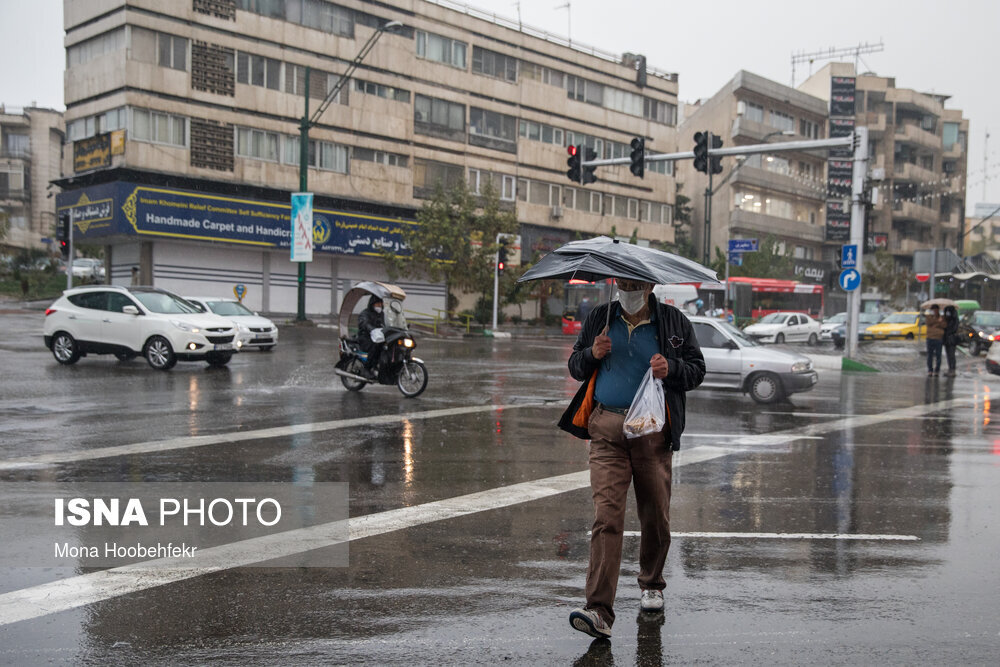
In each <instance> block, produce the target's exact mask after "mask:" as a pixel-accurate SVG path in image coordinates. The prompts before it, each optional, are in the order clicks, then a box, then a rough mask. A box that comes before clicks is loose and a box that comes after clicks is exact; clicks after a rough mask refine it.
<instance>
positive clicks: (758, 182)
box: [733, 166, 826, 201]
mask: <svg viewBox="0 0 1000 667" xmlns="http://www.w3.org/2000/svg"><path fill="white" fill-rule="evenodd" d="M733 182H734V183H737V184H741V185H752V186H754V187H758V188H761V189H763V190H767V191H769V192H774V193H782V194H790V195H793V196H795V197H802V198H805V199H813V200H816V201H824V200H825V199H826V184H825V183H821V182H815V183H814V184H810V182H809V181H806V180H803V179H797V178H794V177H792V176H788V175H786V174H778V173H775V172H773V171H768V170H767V169H761V168H760V167H747V166H743V167H740V168H739V169H738V170H737V171H736V175H735V176H733Z"/></svg>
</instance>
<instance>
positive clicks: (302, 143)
mask: <svg viewBox="0 0 1000 667" xmlns="http://www.w3.org/2000/svg"><path fill="white" fill-rule="evenodd" d="M402 27H403V24H402V23H400V22H399V21H389V22H388V23H386V24H384V25H383V26H382V27H380V28H378V29H377V30H376V31H375V32H374V33H372V36H371V37H369V38H368V41H367V42H365V44H364V46H362V47H361V50H360V51H358V55H356V56H355V57H354V60H353V61H351V65H350V67H348V68H347V70H346V71H345V72H344V73H343V74H341V75H340V79H339V80H338V81H337V85H335V86H334V87H333V88H332V89H330V92H329V93H327V95H326V97H325V98H324V99H323V101H322V102H320V104H319V106H318V107H316V112H315V113H313V115H312V116H310V115H309V75H310V68H309V67H306V77H305V78H306V85H305V90H304V91H303V92H304V93H305V106H304V110H303V112H302V122H301V123H300V124H299V192H306V191H307V190H308V189H309V128H311V127H314V126H315V125H316V124H317V123H318V122H319V119H320V117H321V116H322V115H323V112H324V111H326V109H327V107H329V106H330V104H332V103H333V100H334V98H336V97H337V93H339V92H340V90H341V89H342V88H343V87H344V85H345V84H346V83H347V82H348V81H350V80H351V75H352V74H354V70H356V69H357V68H358V65H360V64H361V62H362V61H363V60H364V59H365V57H366V56H367V55H368V53H369V52H370V51H371V50H372V47H373V46H375V42H377V41H378V39H379V37H381V36H382V33H383V32H387V31H388V32H392V31H395V30H398V29H399V28H402ZM298 264H299V281H298V285H299V292H298V311H297V313H296V315H295V321H296V322H304V321H305V320H306V263H305V262H299V263H298ZM334 289H336V286H334Z"/></svg>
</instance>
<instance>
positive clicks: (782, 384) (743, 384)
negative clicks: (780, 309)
mask: <svg viewBox="0 0 1000 667" xmlns="http://www.w3.org/2000/svg"><path fill="white" fill-rule="evenodd" d="M689 319H690V320H691V325H692V326H693V327H694V333H695V336H696V337H697V338H698V344H699V345H700V346H701V352H702V354H704V355H705V368H706V372H705V380H704V382H702V384H701V386H702V387H705V388H710V389H732V390H736V391H742V392H743V393H745V394H750V396H751V397H752V398H753V399H754V400H755V401H757V402H758V403H773V402H774V401H777V400H780V399H781V398H783V397H785V396H788V395H790V394H794V393H796V392H802V391H809V390H810V389H812V388H813V387H814V386H815V385H816V383H817V382H818V381H819V375H818V374H817V373H816V371H815V370H814V369H813V363H812V360H811V359H809V357H806V356H804V355H801V354H796V353H794V352H785V351H784V350H777V349H774V348H768V347H764V346H763V345H761V344H760V343H758V342H757V341H755V340H754V339H753V338H751V337H749V336H747V335H746V333H745V332H743V331H740V330H739V329H737V328H736V327H734V326H733V325H732V324H729V323H728V322H726V321H724V320H719V319H715V318H712V317H698V316H691V317H690V318H689Z"/></svg>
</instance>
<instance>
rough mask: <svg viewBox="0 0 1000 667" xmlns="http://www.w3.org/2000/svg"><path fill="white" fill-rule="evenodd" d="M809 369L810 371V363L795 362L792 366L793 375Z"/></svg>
mask: <svg viewBox="0 0 1000 667" xmlns="http://www.w3.org/2000/svg"><path fill="white" fill-rule="evenodd" d="M811 369H812V362H811V361H796V362H795V363H794V364H792V372H793V373H805V372H806V371H808V370H811Z"/></svg>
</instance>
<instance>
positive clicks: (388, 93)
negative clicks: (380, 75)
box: [354, 79, 410, 104]
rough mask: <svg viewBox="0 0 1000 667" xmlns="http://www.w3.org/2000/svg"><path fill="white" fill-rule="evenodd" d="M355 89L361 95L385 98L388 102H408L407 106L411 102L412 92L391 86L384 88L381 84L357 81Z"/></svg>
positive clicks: (355, 81)
mask: <svg viewBox="0 0 1000 667" xmlns="http://www.w3.org/2000/svg"><path fill="white" fill-rule="evenodd" d="M354 89H355V90H356V91H358V92H359V93H364V94H366V95H375V96H377V97H384V98H385V99H387V100H395V101H396V102H406V103H407V104H409V102H410V91H408V90H403V89H402V88H393V87H391V86H383V85H382V84H380V83H372V82H371V81H362V80H361V79H355V80H354Z"/></svg>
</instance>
